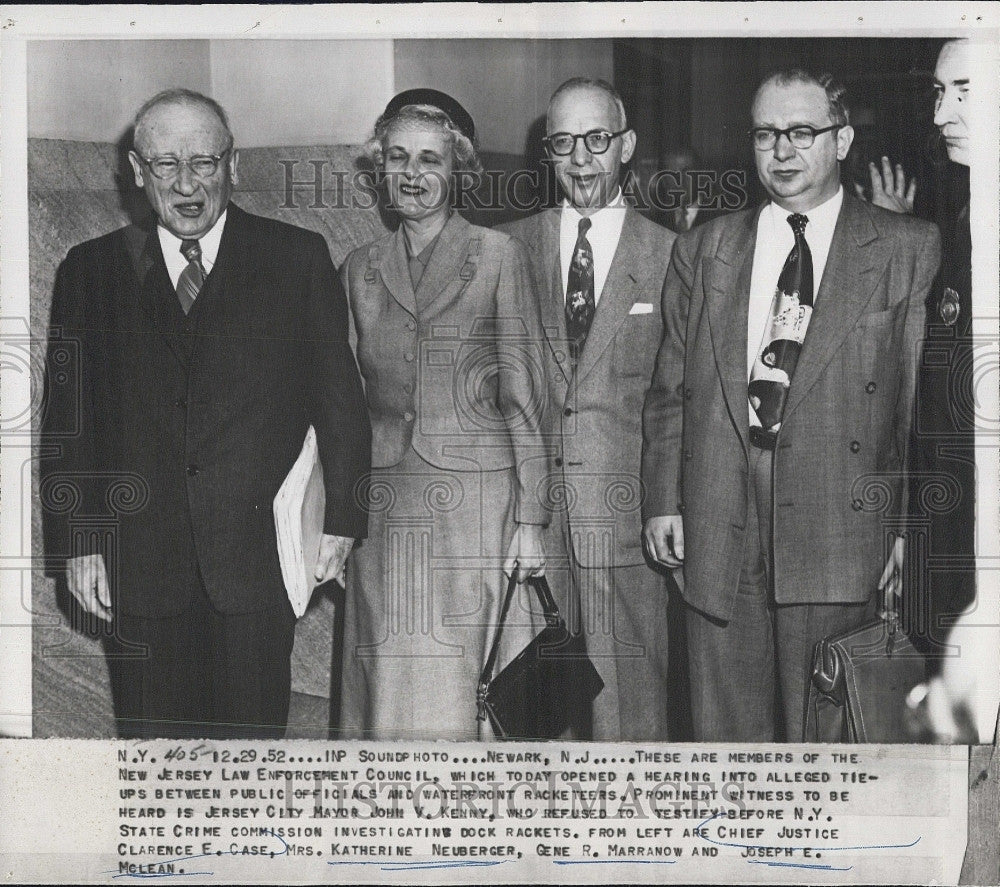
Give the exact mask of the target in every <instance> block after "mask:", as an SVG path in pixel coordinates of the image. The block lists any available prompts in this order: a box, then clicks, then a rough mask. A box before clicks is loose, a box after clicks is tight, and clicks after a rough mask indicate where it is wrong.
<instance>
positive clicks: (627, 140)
mask: <svg viewBox="0 0 1000 887" xmlns="http://www.w3.org/2000/svg"><path fill="white" fill-rule="evenodd" d="M634 153H635V130H634V129H630V130H629V131H628V132H626V133H622V163H628V162H629V161H630V160H631V159H632V155H633V154H634Z"/></svg>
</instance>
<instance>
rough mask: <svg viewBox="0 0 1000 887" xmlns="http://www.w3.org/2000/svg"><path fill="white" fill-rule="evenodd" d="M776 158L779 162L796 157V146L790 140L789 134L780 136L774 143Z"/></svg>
mask: <svg viewBox="0 0 1000 887" xmlns="http://www.w3.org/2000/svg"><path fill="white" fill-rule="evenodd" d="M774 156H775V159H777V160H789V159H791V158H792V157H794V156H795V146H794V145H793V144H792V141H791V139H789V138H788V133H785V132H783V133H780V134H779V135H778V138H777V139H776V140H775V142H774Z"/></svg>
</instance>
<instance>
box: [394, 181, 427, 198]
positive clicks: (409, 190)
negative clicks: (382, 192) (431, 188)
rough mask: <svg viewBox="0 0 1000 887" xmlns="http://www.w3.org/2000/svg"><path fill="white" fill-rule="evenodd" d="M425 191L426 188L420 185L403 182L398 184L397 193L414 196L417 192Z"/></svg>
mask: <svg viewBox="0 0 1000 887" xmlns="http://www.w3.org/2000/svg"><path fill="white" fill-rule="evenodd" d="M425 191H426V189H425V188H423V187H421V186H420V185H408V184H406V183H405V182H404V183H403V184H401V185H400V186H399V193H400V194H406V195H407V196H408V197H416V196H417V195H419V194H423V193H424V192H425Z"/></svg>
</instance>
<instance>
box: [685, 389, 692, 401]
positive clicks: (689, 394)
mask: <svg viewBox="0 0 1000 887" xmlns="http://www.w3.org/2000/svg"><path fill="white" fill-rule="evenodd" d="M691 393H692V392H691V389H690V388H685V389H684V400H691Z"/></svg>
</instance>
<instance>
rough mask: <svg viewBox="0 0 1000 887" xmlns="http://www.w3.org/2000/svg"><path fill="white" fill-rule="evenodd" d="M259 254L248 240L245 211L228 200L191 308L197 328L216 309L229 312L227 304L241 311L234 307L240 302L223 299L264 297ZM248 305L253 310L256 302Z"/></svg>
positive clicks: (264, 287)
mask: <svg viewBox="0 0 1000 887" xmlns="http://www.w3.org/2000/svg"><path fill="white" fill-rule="evenodd" d="M261 257H262V254H261V253H260V252H259V251H258V250H257V249H256V248H255V247H254V245H253V244H252V243H251V242H250V234H249V231H248V225H247V216H246V213H244V212H243V211H242V210H241V209H240V208H239V207H238V206H236V205H235V204H232V203H230V204H229V208H228V210H227V212H226V224H225V227H224V228H223V229H222V238H221V239H220V240H219V252H218V254H217V255H216V257H215V264H214V265H213V266H212V270H211V272H210V273H209V275H208V277H207V278H206V279H205V284H204V286H203V287H202V288H201V292H200V293H198V298H197V299H196V300H195V303H194V307H193V308H192V309H191V310H192V311H198V312H199V313H200V315H201V316H200V317H199V319H198V325H199V328H201V327H202V325H203V324H206V323H209V324H210V323H211V322H212V320H213V318H215V317H217V316H218V315H219V313H220V309H222V311H223V313H226V314H228V313H230V312H229V310H228V309H230V308H233V309H236V312H235V313H236V314H237V315H239V314H240V313H241V312H240V311H239V310H238V309H239V308H240V307H243V306H237V305H232V304H227V301H231V300H246V299H253V298H258V299H262V298H264V297H265V294H266V286H262V285H260V284H263V283H264V281H262V280H261V273H262V272H261ZM249 308H250V310H256V309H257V306H256V305H250V306H249Z"/></svg>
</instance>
